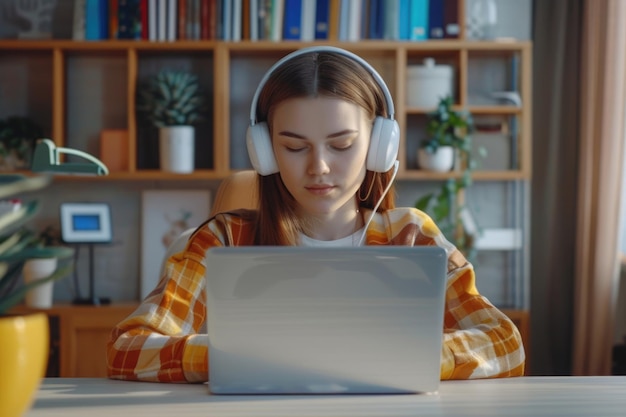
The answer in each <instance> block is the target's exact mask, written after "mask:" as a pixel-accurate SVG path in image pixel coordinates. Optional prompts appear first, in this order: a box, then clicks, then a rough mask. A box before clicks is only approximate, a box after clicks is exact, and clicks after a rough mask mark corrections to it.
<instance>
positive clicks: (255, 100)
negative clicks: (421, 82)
mask: <svg viewBox="0 0 626 417" xmlns="http://www.w3.org/2000/svg"><path fill="white" fill-rule="evenodd" d="M312 52H332V53H336V54H339V55H343V56H346V57H348V58H350V59H352V60H353V61H356V62H357V63H359V64H361V66H362V67H363V68H365V69H366V70H367V71H368V72H369V73H370V74H371V75H372V77H374V79H375V80H376V83H377V84H378V85H379V86H380V88H381V89H382V90H383V94H384V96H385V102H386V103H387V112H388V113H389V115H388V118H389V119H391V120H393V117H394V114H395V109H394V106H393V99H392V97H391V93H390V92H389V88H388V87H387V84H385V81H384V80H383V77H381V76H380V74H379V73H378V72H377V71H376V70H375V69H374V67H372V66H371V65H370V64H369V63H368V62H367V61H365V60H364V59H363V58H361V57H360V56H358V55H356V54H353V53H352V52H350V51H347V50H345V49H342V48H337V47H334V46H311V47H308V48H301V49H298V50H296V51H294V52H292V53H290V54H288V55H286V56H284V57H283V58H281V59H280V60H278V61H277V62H276V63H275V64H274V65H272V66H271V67H270V69H269V70H268V71H267V72H266V73H265V75H264V76H263V78H262V79H261V81H260V82H259V85H258V86H257V89H256V91H255V92H254V97H253V98H252V104H251V105H250V126H254V125H255V124H256V107H257V103H258V101H259V96H260V95H261V91H263V88H264V87H265V83H267V80H268V79H269V78H270V77H271V76H272V74H273V73H274V71H275V70H276V69H277V68H278V67H280V66H281V65H283V64H284V63H285V62H287V61H289V60H291V59H292V58H295V57H297V56H300V55H304V54H308V53H312Z"/></svg>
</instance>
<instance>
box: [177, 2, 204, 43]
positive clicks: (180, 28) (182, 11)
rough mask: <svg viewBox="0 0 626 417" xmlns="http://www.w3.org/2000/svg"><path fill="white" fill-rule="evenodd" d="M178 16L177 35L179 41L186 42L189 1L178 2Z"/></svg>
mask: <svg viewBox="0 0 626 417" xmlns="http://www.w3.org/2000/svg"><path fill="white" fill-rule="evenodd" d="M203 3H204V0H203ZM176 16H177V23H176V34H177V36H178V40H185V39H187V0H178V10H177V15H176Z"/></svg>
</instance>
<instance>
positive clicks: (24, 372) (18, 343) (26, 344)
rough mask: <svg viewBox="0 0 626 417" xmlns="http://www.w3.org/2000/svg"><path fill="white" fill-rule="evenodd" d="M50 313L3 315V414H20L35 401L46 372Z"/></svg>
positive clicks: (0, 397) (0, 393)
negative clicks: (48, 314) (47, 314)
mask: <svg viewBox="0 0 626 417" xmlns="http://www.w3.org/2000/svg"><path fill="white" fill-rule="evenodd" d="M49 340H50V339H49V328H48V317H47V316H46V315H45V314H43V313H36V314H27V315H23V316H6V317H0V341H2V342H0V416H2V417H19V416H22V415H23V414H24V413H25V412H26V410H28V409H29V408H30V406H31V405H32V402H33V399H34V395H35V391H36V390H37V388H38V387H39V383H40V382H41V379H42V378H43V376H44V375H45V373H46V367H47V364H48V348H49Z"/></svg>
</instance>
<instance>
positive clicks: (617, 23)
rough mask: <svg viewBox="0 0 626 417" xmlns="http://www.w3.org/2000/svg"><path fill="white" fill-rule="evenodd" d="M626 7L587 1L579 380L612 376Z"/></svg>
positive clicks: (615, 1) (617, 0) (619, 1)
mask: <svg viewBox="0 0 626 417" xmlns="http://www.w3.org/2000/svg"><path fill="white" fill-rule="evenodd" d="M625 21H626V2H625V1H623V0H601V1H598V0H586V1H585V9H584V23H583V39H582V61H581V75H582V86H581V87H582V91H581V100H580V113H581V119H580V122H579V125H580V132H581V133H580V135H581V136H580V144H579V149H580V154H579V171H578V173H579V174H578V205H577V208H576V211H577V222H576V223H577V227H576V228H577V232H578V233H577V236H576V257H575V260H576V270H575V271H576V272H575V275H574V276H575V283H576V284H575V285H576V286H575V297H574V305H575V309H574V339H573V341H574V343H573V366H572V368H573V372H572V373H573V374H574V375H608V374H610V371H611V359H612V357H611V351H612V344H613V330H614V327H615V326H614V325H615V313H616V299H615V296H616V294H617V286H618V277H619V265H620V256H619V252H620V251H619V227H618V225H619V224H620V218H619V214H620V202H621V199H620V191H621V189H622V187H621V180H622V175H621V173H622V166H623V161H622V158H623V147H624V107H625V97H626V88H625V87H626V82H625V74H626V26H625V25H624V22H625Z"/></svg>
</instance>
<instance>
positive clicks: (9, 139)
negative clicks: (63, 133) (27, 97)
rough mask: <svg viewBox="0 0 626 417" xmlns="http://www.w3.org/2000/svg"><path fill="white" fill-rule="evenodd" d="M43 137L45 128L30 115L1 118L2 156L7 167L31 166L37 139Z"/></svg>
mask: <svg viewBox="0 0 626 417" xmlns="http://www.w3.org/2000/svg"><path fill="white" fill-rule="evenodd" d="M42 137H44V132H43V128H42V127H41V126H40V125H39V124H38V123H37V122H35V121H34V120H32V119H31V118H29V117H22V116H11V117H8V118H6V119H4V120H0V156H1V157H2V159H3V161H4V165H5V166H6V168H9V169H15V168H27V167H29V166H30V163H31V159H32V153H33V149H34V145H35V141H36V140H37V139H40V138H42Z"/></svg>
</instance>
